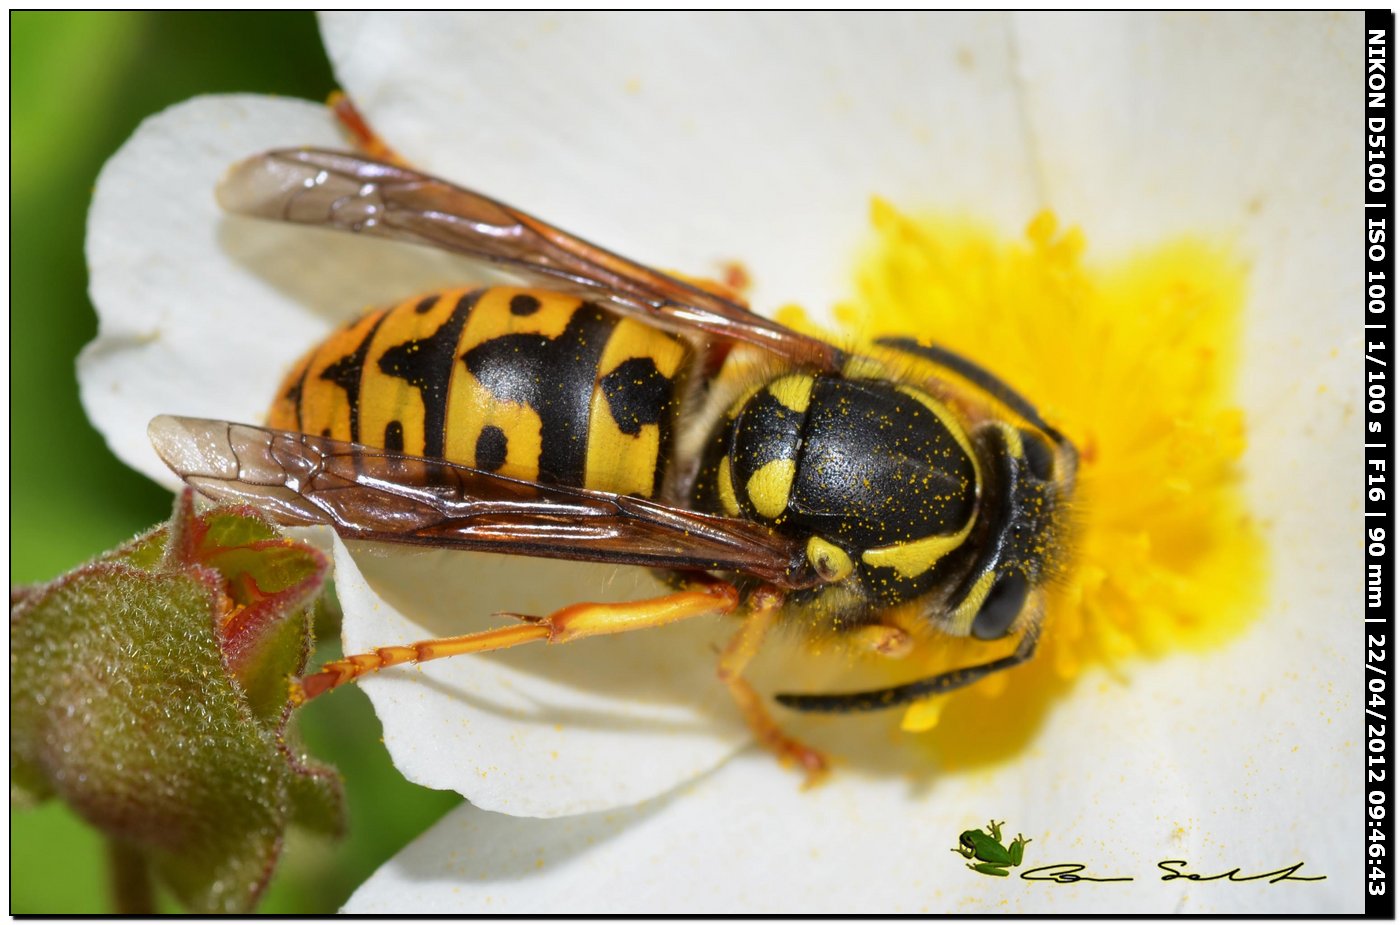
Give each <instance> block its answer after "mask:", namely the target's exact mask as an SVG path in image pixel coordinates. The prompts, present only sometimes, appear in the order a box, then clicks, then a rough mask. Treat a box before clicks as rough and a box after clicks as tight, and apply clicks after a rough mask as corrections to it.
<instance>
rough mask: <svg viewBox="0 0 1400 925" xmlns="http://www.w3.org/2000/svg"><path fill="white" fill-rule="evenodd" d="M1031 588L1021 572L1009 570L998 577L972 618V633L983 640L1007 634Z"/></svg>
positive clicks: (1023, 605) (998, 637) (1024, 603)
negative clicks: (980, 607)
mask: <svg viewBox="0 0 1400 925" xmlns="http://www.w3.org/2000/svg"><path fill="white" fill-rule="evenodd" d="M1030 589H1031V588H1030V583H1029V582H1027V581H1026V576H1025V575H1023V574H1021V573H1020V572H1008V573H1007V574H1005V575H1003V576H1001V577H1000V578H998V579H997V583H996V584H994V585H992V590H991V591H989V592H987V599H986V600H985V601H983V602H982V609H981V610H979V611H977V616H976V617H974V618H973V620H972V635H973V636H975V637H976V638H978V639H982V640H992V639H1000V638H1002V637H1003V636H1005V635H1006V633H1007V631H1008V630H1010V629H1011V624H1013V623H1015V622H1016V617H1017V616H1019V615H1020V613H1021V609H1022V608H1023V607H1025V605H1026V595H1027V594H1029V593H1030Z"/></svg>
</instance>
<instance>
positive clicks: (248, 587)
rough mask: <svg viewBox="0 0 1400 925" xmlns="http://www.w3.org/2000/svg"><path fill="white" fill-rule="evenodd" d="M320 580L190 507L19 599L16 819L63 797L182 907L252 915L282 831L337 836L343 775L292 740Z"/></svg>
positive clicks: (250, 522)
mask: <svg viewBox="0 0 1400 925" xmlns="http://www.w3.org/2000/svg"><path fill="white" fill-rule="evenodd" d="M327 567H328V566H327V563H326V561H325V559H324V557H323V556H321V554H320V553H319V552H317V551H316V550H314V549H311V548H310V547H306V546H303V545H301V544H296V543H291V542H290V541H288V540H285V539H281V538H280V537H278V536H277V534H276V532H275V531H274V530H273V529H272V528H271V527H270V526H269V525H267V524H266V523H264V522H262V521H261V520H260V519H257V518H255V517H250V516H249V515H248V513H247V512H242V511H230V510H216V511H213V512H210V513H208V514H205V515H201V516H196V515H194V513H193V508H192V504H191V502H190V499H189V498H188V497H186V498H184V499H182V501H181V503H180V504H179V505H178V506H177V510H176V514H175V516H174V518H172V522H171V523H170V524H168V525H167V526H166V527H163V528H160V529H158V530H155V531H152V532H151V533H148V534H146V535H144V536H142V537H138V538H137V539H136V540H133V541H132V542H131V543H128V544H126V545H125V546H123V547H121V548H120V549H118V550H115V551H113V552H112V553H110V554H108V555H106V556H104V557H101V558H99V559H98V560H96V561H94V562H92V563H89V564H88V565H86V566H83V567H81V568H79V569H77V570H76V571H74V572H72V573H70V574H69V575H66V576H64V577H62V578H60V579H58V580H57V581H55V582H53V583H51V584H49V585H47V586H44V587H41V588H34V589H26V590H25V591H23V592H22V593H20V594H19V595H14V594H12V607H11V618H10V621H11V622H10V627H11V629H10V632H11V640H10V642H11V659H10V678H11V697H12V702H11V733H10V770H11V803H12V805H20V806H23V805H30V804H32V803H34V802H36V801H38V800H41V799H44V798H46V797H50V796H58V797H59V798H61V799H63V800H64V801H65V802H66V803H68V804H69V805H70V806H71V807H72V808H73V809H74V810H75V811H76V812H77V813H78V814H79V815H81V816H82V817H83V818H85V819H86V820H87V821H88V822H89V823H91V824H92V825H93V826H94V827H96V828H98V829H99V830H101V831H102V832H103V834H104V835H105V836H106V837H107V838H108V839H110V840H112V841H113V842H115V843H118V844H120V845H122V846H124V849H125V850H128V851H132V850H134V851H137V852H139V853H140V854H141V855H143V856H144V857H145V859H146V861H147V863H148V864H149V868H150V870H151V871H152V873H153V874H154V875H155V878H156V879H157V881H158V882H160V883H163V884H164V885H165V886H166V887H167V888H168V889H170V890H171V891H172V893H174V895H175V896H176V898H177V899H178V900H179V901H180V902H181V903H182V904H183V905H184V906H186V907H187V908H189V909H190V910H192V911H196V912H241V911H248V910H250V909H251V908H253V906H254V905H255V903H256V901H257V899H258V897H259V896H260V895H261V893H262V891H263V889H264V888H265V887H266V885H267V882H268V879H269V878H270V876H271V874H272V872H273V870H274V869H275V866H276V863H277V861H278V858H279V857H280V853H281V850H282V846H283V843H284V840H285V830H286V827H287V825H288V824H289V823H291V822H296V823H297V824H303V825H305V826H306V827H307V828H309V829H311V830H313V831H316V832H321V833H327V834H337V833H339V832H340V831H342V830H343V827H344V809H343V799H342V796H341V792H340V781H339V777H338V775H337V774H336V773H335V771H334V770H333V769H330V768H328V767H325V766H322V765H318V764H315V763H313V762H311V761H309V760H307V759H306V758H304V757H303V756H301V755H300V754H297V753H294V751H293V749H292V748H291V747H290V746H289V744H288V742H289V739H290V737H291V735H292V733H291V731H290V730H289V729H288V728H287V719H288V717H289V716H290V713H291V707H290V704H289V702H288V698H289V685H288V681H289V679H290V678H291V677H292V676H294V675H296V674H298V673H300V672H301V671H302V670H303V669H304V667H305V663H306V658H307V655H308V652H309V648H310V626H309V623H310V616H311V613H312V611H313V610H314V604H315V600H316V597H317V595H318V594H319V593H320V590H321V589H322V587H323V585H324V578H325V574H326V571H327ZM222 569H227V570H228V571H227V573H225V572H224V571H222ZM230 627H232V628H233V631H232V632H230ZM231 638H232V639H236V641H237V643H238V645H237V651H236V652H235V651H233V647H231V646H230V639H231Z"/></svg>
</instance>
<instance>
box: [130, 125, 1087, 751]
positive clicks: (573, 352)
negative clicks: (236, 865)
mask: <svg viewBox="0 0 1400 925" xmlns="http://www.w3.org/2000/svg"><path fill="white" fill-rule="evenodd" d="M218 196H219V199H220V201H221V202H222V203H223V205H224V206H225V208H226V209H228V210H230V211H233V212H237V213H243V214H249V215H254V216H261V217H264V218H270V219H276V220H280V221H285V222H294V223H302V224H307V225H314V226H321V227H326V228H333V229H340V230H342V231H347V232H351V233H355V234H361V235H371V236H378V237H384V238H391V239H395V240H399V241H408V242H414V243H418V244H423V245H429V246H433V247H438V248H443V249H445V250H447V251H451V252H455V253H458V254H464V255H467V256H470V257H473V258H477V259H479V260H481V261H486V262H488V263H490V264H495V265H497V266H498V267H499V268H501V269H504V270H506V271H509V272H511V273H513V274H515V275H516V276H518V277H519V278H521V279H522V281H523V282H525V283H527V284H528V285H521V286H518V287H517V286H492V287H486V288H470V289H469V288H463V289H455V290H449V291H440V292H434V293H430V294H428V295H426V296H421V297H418V298H415V299H411V300H409V301H406V302H404V303H402V304H399V305H396V306H393V307H390V308H387V309H382V310H379V311H375V312H372V313H370V314H368V315H366V316H365V317H363V318H360V319H358V320H356V321H353V322H351V323H350V324H348V325H346V326H344V327H343V328H341V329H340V330H338V331H336V332H335V333H334V334H332V335H331V336H330V337H329V338H328V339H327V340H326V341H325V342H324V343H322V344H320V345H319V346H317V347H315V348H314V349H312V350H311V351H310V352H309V353H308V354H306V356H305V357H304V358H303V359H302V360H301V361H300V363H299V364H297V366H296V367H295V368H294V369H293V370H292V371H291V373H290V374H289V375H288V377H287V379H286V381H285V382H284V383H283V385H282V387H281V389H280V391H279V393H278V395H277V397H276V398H275V400H274V401H273V403H272V407H271V411H270V414H269V420H268V422H267V423H268V426H267V427H254V426H248V425H241V424H231V423H227V422H221V421H207V420H198V419H190V418H174V417H168V416H164V417H160V418H157V419H155V421H153V422H152V425H151V437H152V440H153V443H154V444H155V447H156V449H157V451H158V452H159V453H160V455H161V457H162V458H163V459H164V460H165V462H166V463H167V464H168V465H170V466H171V468H172V469H173V470H174V471H175V472H176V473H177V474H178V475H179V476H180V477H181V478H183V479H184V480H185V481H186V482H187V483H189V484H190V485H192V486H193V487H195V488H196V489H197V490H199V491H200V492H201V493H203V494H205V495H207V496H209V497H211V498H214V499H217V500H225V501H237V502H244V503H251V504H253V505H255V506H257V507H259V508H260V509H262V510H264V511H265V512H267V513H268V514H269V515H270V516H271V517H273V518H274V519H276V520H278V521H280V522H282V523H285V524H289V525H307V524H329V525H330V526H332V527H333V528H335V529H336V530H337V531H338V532H339V533H340V534H341V535H342V536H344V537H346V538H348V539H359V540H374V541H381V542H386V541H387V542H395V543H413V544H425V545H431V546H441V547H452V548H457V549H464V550H479V551H490V552H503V553H512V554H517V555H524V556H540V557H553V558H561V559H575V560H584V561H589V562H598V563H619V564H628V565H638V566H646V567H651V568H653V569H657V570H660V571H661V572H662V573H663V574H665V575H666V576H667V577H668V580H669V584H670V588H669V590H668V593H666V594H664V595H661V596H659V597H655V598H651V599H647V600H641V601H631V602H626V603H581V604H576V605H573V606H569V607H565V608H564V609H562V610H559V611H557V612H555V613H553V614H550V615H547V616H543V617H519V618H518V619H517V620H516V622H513V623H510V624H507V625H504V626H501V627H499V628H496V629H490V630H486V631H483V632H477V633H471V634H468V635H464V636H458V637H453V638H444V639H433V640H426V641H423V642H419V643H415V644H411V645H395V646H386V647H383V648H380V649H377V650H375V651H373V652H367V653H362V654H358V655H352V656H349V657H346V658H343V659H338V660H335V661H332V662H329V663H328V664H326V665H325V666H324V667H323V668H322V669H321V670H320V671H318V672H316V673H314V674H311V675H308V676H307V677H305V678H302V679H301V680H300V681H299V682H298V684H299V691H300V694H301V696H302V697H305V698H310V697H314V696H317V695H319V694H320V693H322V692H324V691H326V690H329V689H331V688H334V687H336V686H339V685H341V684H344V683H346V682H349V681H351V680H353V679H355V678H357V677H360V676H362V675H364V674H366V673H369V672H374V671H378V670H380V669H383V668H387V667H389V666H393V665H400V664H404V663H416V662H423V661H427V660H430V659H436V658H442V657H446V656H451V655H458V654H462V653H468V652H485V651H492V650H496V649H502V648H506V647H510V646H515V645H521V644H525V643H531V642H537V641H543V642H550V643H562V642H567V641H569V640H572V639H578V638H583V637H587V636H594V635H600V634H608V633H620V632H628V631H632V630H639V629H645V628H648V627H655V626H660V625H664V624H667V623H671V622H674V621H677V620H683V619H690V618H694V617H700V616H706V615H709V616H714V615H723V614H738V615H741V616H742V617H743V622H742V623H741V624H740V627H739V629H738V630H737V632H736V634H735V636H734V637H733V639H732V640H731V642H730V643H729V644H728V646H727V647H726V648H725V649H724V650H723V652H722V653H721V655H720V660H719V668H718V674H719V677H720V679H721V680H722V681H723V682H724V683H725V684H726V685H727V686H728V688H729V690H730V691H731V693H732V694H733V696H734V698H735V700H736V701H737V703H738V705H739V707H740V709H741V710H742V712H743V714H744V716H745V718H746V719H747V721H748V723H749V725H750V726H751V728H752V729H753V730H754V732H755V733H756V734H757V736H758V738H759V740H760V741H761V742H763V743H764V744H765V745H766V746H767V747H769V748H770V749H772V750H773V751H775V752H776V753H777V754H778V755H779V756H780V757H782V758H783V759H784V760H785V761H788V762H790V763H792V762H795V763H796V764H798V765H799V766H800V767H802V768H803V769H805V770H806V771H807V773H808V774H809V775H810V776H816V775H818V774H820V773H821V772H822V771H824V770H825V768H826V764H827V762H826V758H825V756H824V755H822V754H821V753H820V752H818V751H817V750H815V749H813V748H810V747H808V746H806V745H804V744H803V743H801V742H799V741H797V740H795V739H793V738H791V737H790V736H788V735H787V734H786V733H784V732H783V731H782V729H781V727H780V725H779V724H778V722H777V721H776V720H775V719H774V718H773V716H772V714H771V713H770V711H769V709H768V706H767V703H766V701H765V699H764V698H762V697H760V696H759V695H758V694H757V693H756V692H755V690H754V689H753V688H752V687H751V686H750V684H749V683H748V682H747V681H746V680H745V679H744V676H743V674H744V668H745V666H746V664H747V663H748V662H749V660H750V659H751V657H752V656H753V654H754V653H755V651H756V650H757V649H758V647H759V644H760V643H761V641H762V639H763V637H764V636H765V634H766V633H767V632H768V630H769V629H770V628H771V627H772V626H773V625H774V624H775V623H777V622H778V621H780V620H785V621H795V622H797V623H799V624H800V625H801V626H803V627H804V628H806V629H808V630H810V631H812V632H821V633H834V634H836V635H838V636H841V637H843V638H847V639H850V640H851V641H853V642H854V643H856V644H857V645H859V646H862V647H864V648H867V649H869V650H872V651H875V652H881V653H885V654H889V655H898V654H900V653H901V652H907V651H908V649H909V647H910V645H911V638H910V637H911V636H918V635H923V636H927V637H930V638H933V637H937V636H938V635H939V634H942V635H945V636H951V637H973V638H975V639H977V640H988V641H992V640H1001V639H1005V638H1007V637H1011V636H1013V635H1019V639H1018V641H1017V643H1016V646H1015V649H1014V651H1011V652H1010V654H1007V655H1003V656H1001V657H999V658H994V659H989V660H986V661H984V662H983V663H980V664H972V665H967V666H965V667H962V668H959V669H957V670H953V671H947V672H944V673H940V674H938V675H935V676H932V677H923V678H916V679H913V680H909V681H906V682H905V683H901V684H897V685H894V686H889V687H884V688H880V689H875V690H858V691H823V692H802V693H780V694H778V695H777V696H776V700H777V702H778V703H779V704H781V705H783V706H784V707H787V708H789V709H793V710H802V711H822V712H852V711H867V710H876V709H882V708H888V707H894V706H898V705H901V704H908V703H910V702H913V701H916V700H919V699H922V698H925V697H929V696H932V695H936V694H941V693H944V692H947V691H951V690H954V689H956V688H960V687H963V686H966V685H969V684H972V683H974V682H976V681H978V680H979V679H982V678H984V677H986V676H988V675H990V674H992V673H994V672H998V671H1002V670H1005V669H1008V668H1011V667H1013V666H1015V665H1017V664H1020V663H1022V662H1024V661H1026V660H1027V659H1029V658H1030V657H1031V656H1032V654H1033V653H1034V650H1035V647H1036V641H1037V638H1038V636H1039V632H1040V627H1041V622H1042V615H1043V610H1044V591H1045V588H1046V586H1047V583H1048V582H1050V581H1052V580H1053V579H1054V577H1055V575H1056V573H1057V570H1059V569H1062V568H1063V553H1062V550H1063V549H1064V548H1065V545H1066V542H1067V532H1068V530H1067V526H1066V524H1067V520H1068V516H1067V510H1068V506H1069V505H1070V503H1071V500H1072V495H1073V491H1074V484H1075V475H1076V469H1077V460H1078V455H1077V452H1076V450H1075V447H1074V446H1073V444H1072V443H1071V442H1070V441H1069V440H1067V439H1066V438H1065V436H1064V435H1062V434H1061V433H1060V432H1059V431H1057V430H1056V429H1055V428H1054V427H1052V426H1051V425H1050V424H1048V423H1047V422H1046V421H1045V420H1044V419H1043V418H1042V417H1041V415H1040V414H1039V412H1038V411H1037V410H1036V408H1035V407H1034V406H1033V405H1032V404H1031V403H1030V402H1028V401H1027V400H1026V399H1025V398H1023V397H1022V396H1021V395H1019V394H1018V393H1017V392H1016V391H1015V390H1013V389H1012V388H1011V387H1010V386H1008V385H1007V384H1006V383H1005V382H1003V381H1002V380H1001V379H1000V378H998V377H997V376H995V375H993V374H992V373H991V372H989V371H988V370H986V369H984V368H983V367H981V366H979V365H977V364H975V363H973V362H971V361H969V360H967V359H966V358H964V357H962V356H960V355H957V354H955V353H952V352H950V351H948V350H945V349H943V348H941V347H938V346H936V345H935V344H932V343H929V342H927V341H923V340H917V339H914V338H904V337H894V338H884V339H880V340H877V341H875V342H874V343H873V344H872V345H870V346H868V347H866V348H864V349H862V350H860V351H855V350H848V349H843V348H841V347H838V346H835V345H833V344H832V343H829V342H827V341H825V340H822V339H819V338H815V337H812V336H809V335H807V334H804V333H801V332H799V331H797V330H794V329H791V328H789V327H786V326H784V325H781V324H778V323H775V322H774V321H771V320H769V319H767V318H764V317H763V316H761V315H759V314H756V313H754V312H752V311H750V310H749V309H748V308H747V307H746V306H745V305H744V304H743V303H742V302H741V301H739V299H738V298H737V297H733V296H731V295H730V294H728V293H725V292H722V291H720V290H719V288H718V287H712V286H706V285H704V284H700V283H693V282H691V281H689V280H687V279H682V278H679V277H677V276H673V275H669V274H666V273H662V272H659V271H657V270H654V269H651V268H649V267H647V266H644V265H642V264H640V263H637V262H635V261H632V260H629V259H627V258H625V257H622V256H619V255H618V254H615V253H612V252H610V251H607V250H604V249H603V248H601V247H598V246H595V245H593V244H590V243H588V242H586V241H584V240H582V239H580V238H577V237H575V236H573V235H570V234H568V233H566V232H564V231H561V230H560V229H558V228H555V227H553V226H551V225H549V224H546V223H545V222H543V221H540V220H539V219H536V218H534V217H532V216H530V215H527V214H526V213H524V212H521V211H519V210H517V209H514V208H512V207H510V206H507V205H505V204H503V203H501V202H498V201H496V200H493V199H491V198H488V197H486V196H483V195H481V194H479V193H475V192H472V191H470V190H468V189H464V188H462V187H459V186H455V185H453V184H451V183H448V182H446V181H444V180H440V179H437V178H434V177H431V176H427V175H425V174H423V173H420V172H418V171H416V170H414V169H412V168H410V167H408V166H406V165H404V164H402V163H396V162H391V161H389V160H378V159H375V158H372V157H369V156H362V155H360V154H352V153H342V152H336V151H329V150H316V149H287V150H277V151H271V152H268V153H265V154H262V155H259V156H256V157H254V158H252V159H250V160H247V161H244V162H242V163H240V164H238V165H236V166H235V167H234V168H233V169H232V170H231V171H230V173H229V174H228V176H227V177H226V178H225V179H224V181H223V182H222V184H221V186H220V188H219V190H218ZM731 348H735V349H732V350H731ZM726 353H728V354H729V357H728V360H729V361H728V362H720V358H721V357H724V356H725V355H726ZM740 355H748V356H750V357H752V356H755V355H756V356H760V357H762V358H763V362H761V363H754V362H748V363H740V362H737V357H739V356H740ZM895 612H902V613H905V614H908V613H913V614H914V615H915V619H914V621H913V625H912V626H911V625H910V624H909V621H908V620H907V619H906V620H905V621H904V622H903V624H901V622H900V621H898V620H894V619H892V618H891V614H893V613H895ZM1001 649H1002V650H1003V651H1004V650H1005V649H1006V646H1002V647H1001Z"/></svg>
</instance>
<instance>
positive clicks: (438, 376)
mask: <svg viewBox="0 0 1400 925" xmlns="http://www.w3.org/2000/svg"><path fill="white" fill-rule="evenodd" d="M689 361H690V350H689V348H688V347H687V346H686V344H685V343H684V342H683V341H681V340H680V339H678V338H677V337H675V336H673V335H671V334H667V333H665V332H662V331H658V330H656V329H654V328H650V327H647V326H645V325H643V324H640V323H638V322H636V321H632V320H629V319H624V318H619V317H618V316H616V315H614V314H611V313H609V312H607V311H604V310H603V309H601V308H599V307H598V306H596V305H594V304H592V303H590V302H587V301H584V300H582V299H579V298H577V297H574V296H569V295H564V294H561V293H557V292H551V291H549V290H541V289H516V288H509V287H494V288H488V289H471V290H467V289H454V290H445V291H442V292H437V293H432V294H430V295H427V296H425V297H422V298H419V299H414V300H411V301H408V302H403V303H401V304H399V305H396V306H394V307H392V308H388V309H383V310H380V311H377V312H372V313H371V314H369V315H366V316H365V317H363V318H360V319H359V320H357V321H354V322H352V323H351V324H348V325H346V326H345V327H343V328H341V329H340V330H338V331H336V332H335V333H334V334H332V335H331V336H330V337H329V338H328V339H327V340H326V341H325V342H324V343H322V344H321V345H320V346H318V347H317V348H315V349H314V350H312V351H311V352H310V353H309V354H308V355H307V356H306V357H305V358H303V360H302V361H301V362H300V363H299V364H298V365H297V367H296V369H295V370H294V371H293V372H292V373H291V375H289V376H288V377H287V380H286V381H285V382H284V383H283V387H282V389H281V391H280V392H279V396H278V398H277V400H276V402H275V403H274V404H273V407H272V410H271V412H270V414H269V424H270V425H271V426H272V427H276V428H279V429H283V430H295V431H299V432H302V433H310V434H320V435H322V436H328V437H332V438H334V439H337V440H348V441H350V442H354V443H360V444H364V445H367V446H373V447H380V448H383V449H387V450H390V451H393V452H402V453H407V454H411V455H417V456H427V457H433V458H443V459H446V460H448V461H451V462H456V463H461V464H463V465H468V466H472V467H475V468H478V469H484V470H487V471H489V472H496V473H499V474H501V475H507V476H510V477H512V478H518V479H524V480H529V481H539V482H544V483H549V484H556V485H572V486H580V487H588V488H593V489H596V490H599V491H608V492H615V493H618V494H636V495H642V496H645V497H654V496H655V495H656V493H657V492H658V490H659V489H660V486H661V483H662V479H663V478H664V475H665V470H666V465H667V463H666V460H667V456H668V454H669V448H670V442H671V437H672V429H673V427H674V424H675V418H676V415H677V413H678V410H679V403H680V399H681V396H682V394H683V391H682V390H683V386H684V381H683V380H684V378H685V376H686V374H687V371H688V368H689V365H690V362H689Z"/></svg>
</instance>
